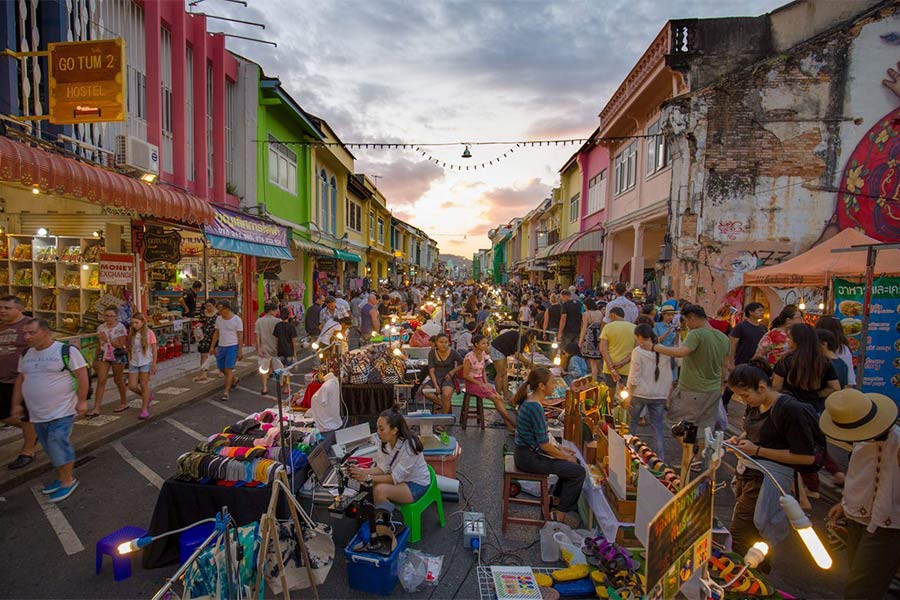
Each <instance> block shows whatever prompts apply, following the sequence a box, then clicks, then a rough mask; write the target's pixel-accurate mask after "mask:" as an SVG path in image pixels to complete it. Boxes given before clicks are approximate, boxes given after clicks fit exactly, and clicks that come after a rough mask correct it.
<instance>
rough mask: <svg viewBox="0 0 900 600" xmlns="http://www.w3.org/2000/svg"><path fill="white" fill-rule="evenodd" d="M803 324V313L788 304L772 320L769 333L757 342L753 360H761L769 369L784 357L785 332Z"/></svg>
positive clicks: (785, 350) (786, 349)
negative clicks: (798, 324) (791, 327)
mask: <svg viewBox="0 0 900 600" xmlns="http://www.w3.org/2000/svg"><path fill="white" fill-rule="evenodd" d="M802 322H803V312H801V310H800V309H799V308H797V307H796V306H795V305H793V304H788V305H787V306H785V307H784V308H783V309H781V312H780V313H779V314H778V316H777V317H775V318H774V319H772V323H771V324H770V328H769V331H767V332H766V333H765V335H763V336H762V339H761V340H759V345H758V346H757V347H756V353H755V354H754V358H762V359H763V360H765V361H766V362H767V363H768V364H769V366H770V367H774V366H775V363H777V362H778V360H779V359H780V358H781V357H782V356H784V355H785V353H786V352H787V351H788V347H787V330H788V327H790V326H791V325H793V324H794V323H802Z"/></svg>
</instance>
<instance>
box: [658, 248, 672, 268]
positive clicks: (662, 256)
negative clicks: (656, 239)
mask: <svg viewBox="0 0 900 600" xmlns="http://www.w3.org/2000/svg"><path fill="white" fill-rule="evenodd" d="M671 261H672V244H670V243H665V244H663V245H661V246H660V247H659V258H658V259H657V262H661V263H666V262H671Z"/></svg>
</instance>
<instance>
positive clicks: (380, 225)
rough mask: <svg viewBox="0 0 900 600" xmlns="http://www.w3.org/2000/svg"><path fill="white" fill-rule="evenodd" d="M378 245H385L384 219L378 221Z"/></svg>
mask: <svg viewBox="0 0 900 600" xmlns="http://www.w3.org/2000/svg"><path fill="white" fill-rule="evenodd" d="M378 243H380V244H381V245H384V219H378Z"/></svg>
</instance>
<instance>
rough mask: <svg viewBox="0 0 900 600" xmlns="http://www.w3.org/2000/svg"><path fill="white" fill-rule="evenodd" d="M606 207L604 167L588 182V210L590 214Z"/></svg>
mask: <svg viewBox="0 0 900 600" xmlns="http://www.w3.org/2000/svg"><path fill="white" fill-rule="evenodd" d="M604 208H606V169H603V170H602V171H600V172H599V173H598V174H597V175H594V176H593V177H592V178H591V180H590V181H589V182H588V211H587V214H589V215H592V214H594V213H595V212H597V211H598V210H603V209H604Z"/></svg>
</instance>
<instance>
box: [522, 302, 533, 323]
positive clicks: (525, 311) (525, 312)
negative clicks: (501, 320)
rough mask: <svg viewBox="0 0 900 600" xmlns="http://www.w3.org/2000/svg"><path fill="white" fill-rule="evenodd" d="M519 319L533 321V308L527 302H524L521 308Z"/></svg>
mask: <svg viewBox="0 0 900 600" xmlns="http://www.w3.org/2000/svg"><path fill="white" fill-rule="evenodd" d="M519 321H521V322H522V323H531V309H530V308H528V305H527V304H523V305H522V307H521V308H520V309H519Z"/></svg>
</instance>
